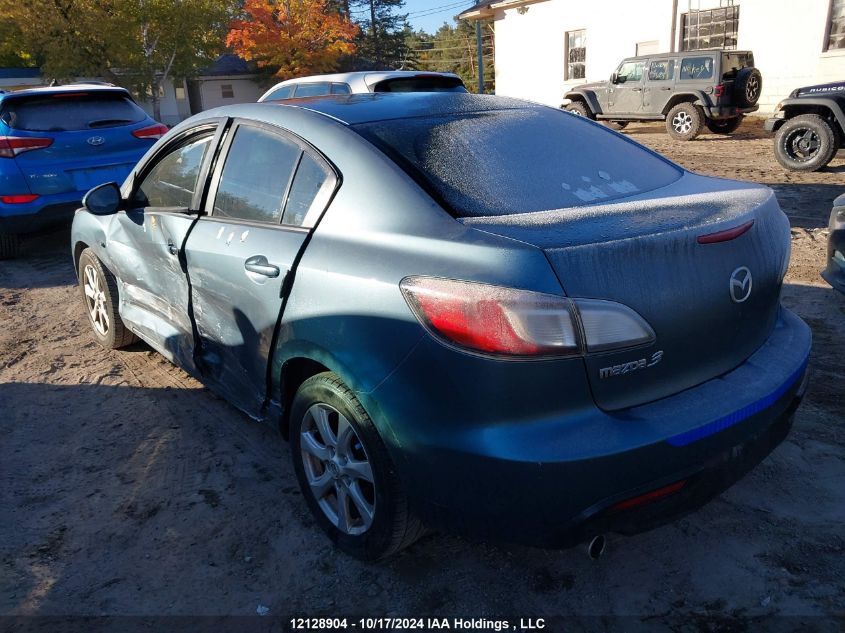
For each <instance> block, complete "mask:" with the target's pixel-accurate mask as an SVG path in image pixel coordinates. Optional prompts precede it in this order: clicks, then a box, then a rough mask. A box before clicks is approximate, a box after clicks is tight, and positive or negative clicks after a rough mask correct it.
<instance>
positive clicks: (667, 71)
mask: <svg viewBox="0 0 845 633" xmlns="http://www.w3.org/2000/svg"><path fill="white" fill-rule="evenodd" d="M674 78H675V60H674V59H661V60H656V61H653V62H651V63H650V64H649V65H648V80H649V81H671V80H672V79H674Z"/></svg>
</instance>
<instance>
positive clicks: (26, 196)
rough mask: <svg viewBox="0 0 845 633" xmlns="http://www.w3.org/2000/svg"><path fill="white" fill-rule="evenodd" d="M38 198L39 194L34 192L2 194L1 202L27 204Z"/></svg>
mask: <svg viewBox="0 0 845 633" xmlns="http://www.w3.org/2000/svg"><path fill="white" fill-rule="evenodd" d="M36 199H38V196H37V195H35V194H32V193H22V194H18V195H14V196H0V202H2V203H4V204H26V203H27V202H32V201H33V200H36Z"/></svg>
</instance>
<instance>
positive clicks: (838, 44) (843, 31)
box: [825, 0, 845, 50]
mask: <svg viewBox="0 0 845 633" xmlns="http://www.w3.org/2000/svg"><path fill="white" fill-rule="evenodd" d="M842 48H845V0H831V4H830V26H829V31H828V36H827V46H826V48H825V50H836V49H842Z"/></svg>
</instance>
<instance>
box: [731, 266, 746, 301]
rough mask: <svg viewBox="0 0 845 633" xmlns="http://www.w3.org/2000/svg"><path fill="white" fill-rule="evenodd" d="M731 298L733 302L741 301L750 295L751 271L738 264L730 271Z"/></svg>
mask: <svg viewBox="0 0 845 633" xmlns="http://www.w3.org/2000/svg"><path fill="white" fill-rule="evenodd" d="M730 288H731V299H732V300H733V302H734V303H742V302H743V301H745V300H746V299H748V297H750V296H751V271H750V270H748V268H746V267H745V266H740V267H739V268H737V269H736V270H735V271H733V272H732V273H731V283H730Z"/></svg>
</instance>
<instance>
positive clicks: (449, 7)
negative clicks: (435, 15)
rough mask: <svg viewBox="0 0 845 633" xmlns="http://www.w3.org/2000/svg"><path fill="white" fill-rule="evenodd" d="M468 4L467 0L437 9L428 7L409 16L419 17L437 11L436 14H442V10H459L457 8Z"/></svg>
mask: <svg viewBox="0 0 845 633" xmlns="http://www.w3.org/2000/svg"><path fill="white" fill-rule="evenodd" d="M466 4H467V1H466V0H461V1H460V2H452V3H450V4H441V5H440V6H437V7H428V8H427V9H420V10H419V11H411V12H410V13H408V15H419V14H420V13H429V12H431V11H436V12H440V11H441V10H443V11H448V10H449V9H453V8H457V7H460V6H462V5H466Z"/></svg>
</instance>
